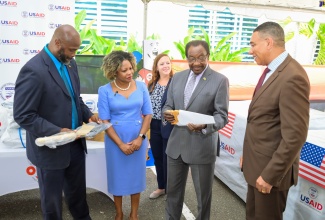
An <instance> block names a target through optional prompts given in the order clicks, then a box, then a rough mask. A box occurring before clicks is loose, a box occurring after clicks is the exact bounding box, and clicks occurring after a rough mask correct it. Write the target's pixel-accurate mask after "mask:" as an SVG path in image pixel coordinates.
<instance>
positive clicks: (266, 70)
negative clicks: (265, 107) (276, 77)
mask: <svg viewBox="0 0 325 220" xmlns="http://www.w3.org/2000/svg"><path fill="white" fill-rule="evenodd" d="M268 72H270V69H269V68H267V67H266V68H265V70H264V71H263V73H262V75H261V77H260V79H259V80H258V83H257V85H256V87H255V90H254V95H255V93H256V92H257V91H258V90H259V89H260V88H261V87H262V85H263V82H264V80H265V77H266V74H267V73H268ZM254 95H253V96H254Z"/></svg>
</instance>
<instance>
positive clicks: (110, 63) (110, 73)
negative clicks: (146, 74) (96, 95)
mask: <svg viewBox="0 0 325 220" xmlns="http://www.w3.org/2000/svg"><path fill="white" fill-rule="evenodd" d="M124 60H128V61H129V62H130V63H131V65H132V68H133V70H134V71H136V70H137V66H136V62H135V57H134V56H133V54H132V53H129V52H124V51H121V50H117V51H113V52H111V53H110V54H108V55H106V56H105V57H104V59H103V64H102V67H101V69H102V70H103V72H104V74H103V75H104V76H105V77H106V78H107V79H108V80H113V79H114V78H115V77H116V74H117V72H118V71H119V69H121V67H122V63H123V61H124Z"/></svg>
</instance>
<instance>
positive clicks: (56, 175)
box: [14, 25, 98, 220]
mask: <svg viewBox="0 0 325 220" xmlns="http://www.w3.org/2000/svg"><path fill="white" fill-rule="evenodd" d="M80 44H81V42H80V36H79V33H78V32H77V31H76V30H75V29H74V28H73V27H72V26H70V25H62V26H60V27H58V28H57V29H56V30H55V32H54V34H53V37H52V39H51V41H50V43H49V44H47V45H46V46H45V47H44V49H43V50H42V51H41V52H40V53H39V54H37V55H36V56H34V57H33V58H32V59H30V60H29V61H28V62H27V63H26V64H25V65H24V66H23V67H22V69H21V70H20V73H19V75H18V78H17V81H16V87H15V97H14V119H15V121H16V122H17V123H18V124H19V125H20V126H21V127H22V128H24V129H26V131H27V132H26V142H27V143H26V151H27V157H28V159H29V160H30V161H31V162H32V163H33V164H34V165H35V166H36V168H37V177H38V183H39V188H40V194H41V206H42V212H43V218H44V219H55V220H58V219H62V191H63V192H64V196H65V199H66V202H67V205H68V208H69V210H70V212H71V214H72V216H73V218H74V219H91V218H90V216H89V209H88V205H87V201H86V178H85V152H87V148H86V141H85V139H84V138H79V139H76V140H75V141H73V142H71V143H68V144H65V145H62V146H58V147H57V148H55V149H50V148H48V147H46V146H44V147H38V146H36V144H35V139H36V138H38V137H44V136H50V135H53V134H56V133H59V132H73V131H72V130H74V129H76V128H77V127H79V126H81V125H82V123H83V122H86V123H88V122H89V121H90V120H91V121H95V122H97V121H98V118H97V116H95V115H93V114H92V113H91V111H90V110H89V109H88V107H87V106H86V105H85V104H84V103H83V101H82V98H81V97H80V81H79V76H78V71H77V65H76V62H75V61H74V59H73V57H74V56H75V53H76V51H77V50H78V48H79V47H80Z"/></svg>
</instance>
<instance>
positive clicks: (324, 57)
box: [299, 19, 325, 65]
mask: <svg viewBox="0 0 325 220" xmlns="http://www.w3.org/2000/svg"><path fill="white" fill-rule="evenodd" d="M315 23H316V21H315V19H311V20H310V21H309V22H307V23H300V24H299V34H302V35H305V36H306V37H307V38H310V37H311V36H312V35H313V34H314V33H315V34H316V40H319V42H320V47H319V51H318V55H317V57H316V59H315V61H314V64H315V65H325V24H324V23H323V24H319V27H318V30H317V31H316V30H315Z"/></svg>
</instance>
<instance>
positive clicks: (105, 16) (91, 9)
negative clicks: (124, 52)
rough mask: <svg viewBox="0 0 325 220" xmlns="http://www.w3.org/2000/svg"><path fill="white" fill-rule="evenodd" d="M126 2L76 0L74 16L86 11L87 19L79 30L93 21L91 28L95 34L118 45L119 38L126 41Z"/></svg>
mask: <svg viewBox="0 0 325 220" xmlns="http://www.w3.org/2000/svg"><path fill="white" fill-rule="evenodd" d="M127 4H128V0H101V1H96V0H93V1H87V0H76V2H75V14H78V13H79V12H80V11H81V10H83V9H86V11H87V17H86V19H85V21H84V22H83V24H82V26H81V28H82V27H83V26H84V25H86V24H87V23H88V22H90V21H91V20H93V19H96V22H95V23H94V24H93V27H94V28H96V29H97V34H98V35H100V36H103V37H106V38H109V39H113V40H115V42H116V43H117V44H118V43H119V42H120V40H121V38H122V39H123V40H124V41H126V40H127V13H128V7H127Z"/></svg>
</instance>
